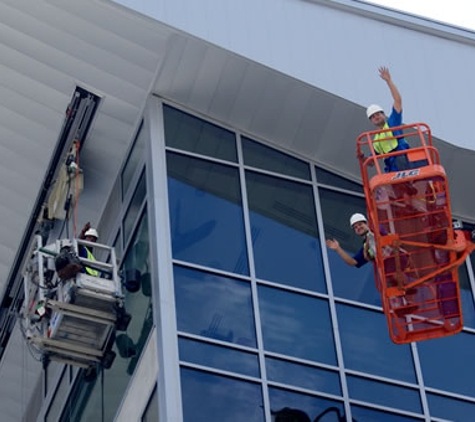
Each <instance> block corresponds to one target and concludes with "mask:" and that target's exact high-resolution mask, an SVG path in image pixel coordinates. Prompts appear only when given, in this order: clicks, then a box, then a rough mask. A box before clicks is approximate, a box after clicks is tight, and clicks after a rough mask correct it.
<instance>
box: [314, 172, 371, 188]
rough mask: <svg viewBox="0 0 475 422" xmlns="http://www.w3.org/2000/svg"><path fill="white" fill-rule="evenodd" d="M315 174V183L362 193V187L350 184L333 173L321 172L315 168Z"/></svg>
mask: <svg viewBox="0 0 475 422" xmlns="http://www.w3.org/2000/svg"><path fill="white" fill-rule="evenodd" d="M315 170H316V173H317V182H318V183H322V184H324V185H329V186H335V187H337V188H342V189H347V190H352V191H354V192H360V193H363V192H364V191H363V186H362V185H360V184H358V183H355V182H352V181H351V180H348V179H345V178H343V177H340V176H337V175H336V174H334V173H330V172H329V171H326V170H323V169H322V168H320V167H315Z"/></svg>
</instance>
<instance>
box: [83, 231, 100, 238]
mask: <svg viewBox="0 0 475 422" xmlns="http://www.w3.org/2000/svg"><path fill="white" fill-rule="evenodd" d="M86 236H94V237H95V238H96V239H99V233H97V230H96V229H89V230H88V231H87V232H86V233H84V237H86Z"/></svg>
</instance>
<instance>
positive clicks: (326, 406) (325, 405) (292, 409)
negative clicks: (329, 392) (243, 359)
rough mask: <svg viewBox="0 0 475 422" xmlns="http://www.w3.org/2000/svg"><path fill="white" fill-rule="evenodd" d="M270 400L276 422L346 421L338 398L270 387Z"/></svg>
mask: <svg viewBox="0 0 475 422" xmlns="http://www.w3.org/2000/svg"><path fill="white" fill-rule="evenodd" d="M269 400H270V409H271V413H272V414H273V416H274V418H275V421H276V422H294V421H295V422H301V421H302V422H310V421H314V422H316V421H321V422H337V421H346V418H345V411H344V408H343V403H341V402H339V401H336V400H329V399H323V398H320V397H314V396H309V395H305V394H297V393H293V392H290V391H286V390H281V389H278V388H272V387H271V388H269ZM360 422H363V421H360ZM364 422H366V421H364Z"/></svg>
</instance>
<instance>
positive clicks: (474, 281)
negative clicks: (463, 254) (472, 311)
mask: <svg viewBox="0 0 475 422" xmlns="http://www.w3.org/2000/svg"><path fill="white" fill-rule="evenodd" d="M465 265H466V266H467V275H468V282H469V283H470V288H471V289H472V299H473V301H474V302H475V279H474V275H473V266H472V261H471V259H470V255H469V256H468V257H467V259H466V260H465Z"/></svg>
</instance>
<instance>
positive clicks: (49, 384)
mask: <svg viewBox="0 0 475 422" xmlns="http://www.w3.org/2000/svg"><path fill="white" fill-rule="evenodd" d="M62 370H63V364H62V363H59V362H55V361H50V362H49V363H48V366H47V367H46V369H45V377H46V388H45V393H46V394H49V392H50V390H51V389H52V388H56V384H57V379H58V377H59V373H60V372H61V371H62Z"/></svg>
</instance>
